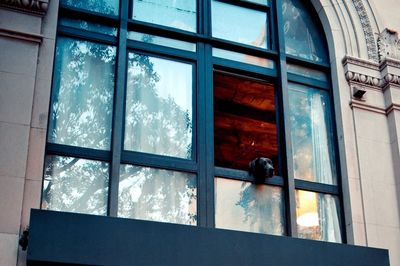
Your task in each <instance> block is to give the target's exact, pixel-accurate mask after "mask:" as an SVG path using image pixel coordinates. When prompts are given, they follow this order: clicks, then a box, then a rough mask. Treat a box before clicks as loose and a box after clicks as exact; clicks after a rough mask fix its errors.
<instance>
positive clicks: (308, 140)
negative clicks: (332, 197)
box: [289, 83, 337, 185]
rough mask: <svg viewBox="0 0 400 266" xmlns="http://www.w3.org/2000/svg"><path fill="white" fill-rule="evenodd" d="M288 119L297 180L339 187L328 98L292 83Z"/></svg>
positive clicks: (324, 94)
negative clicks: (337, 185)
mask: <svg viewBox="0 0 400 266" xmlns="http://www.w3.org/2000/svg"><path fill="white" fill-rule="evenodd" d="M289 117H290V124H291V130H290V133H291V137H292V145H293V164H294V177H295V178H297V179H303V180H307V181H313V182H319V183H324V184H331V185H336V184H337V177H336V162H335V161H336V160H335V150H334V146H333V128H332V120H331V115H330V104H329V95H328V93H327V92H326V91H320V90H316V89H313V88H309V87H306V86H302V85H298V84H294V83H289Z"/></svg>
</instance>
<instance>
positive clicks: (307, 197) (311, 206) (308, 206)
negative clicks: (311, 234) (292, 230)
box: [296, 190, 319, 227]
mask: <svg viewBox="0 0 400 266" xmlns="http://www.w3.org/2000/svg"><path fill="white" fill-rule="evenodd" d="M296 213H297V224H298V225H300V226H304V227H313V226H319V216H318V205H317V194H316V193H314V192H309V191H304V190H298V191H297V208H296Z"/></svg>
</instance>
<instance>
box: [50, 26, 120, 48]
mask: <svg viewBox="0 0 400 266" xmlns="http://www.w3.org/2000/svg"><path fill="white" fill-rule="evenodd" d="M57 34H58V36H60V35H62V36H66V37H75V38H78V39H81V40H85V41H92V42H96V43H102V44H109V45H114V46H115V45H116V43H117V41H118V39H117V37H114V36H111V35H107V34H101V33H97V32H91V31H88V30H83V29H77V28H72V27H68V26H58V28H57Z"/></svg>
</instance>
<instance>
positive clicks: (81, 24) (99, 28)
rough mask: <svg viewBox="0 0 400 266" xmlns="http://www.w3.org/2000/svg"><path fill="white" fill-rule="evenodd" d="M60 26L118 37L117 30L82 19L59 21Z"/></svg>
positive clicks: (62, 19) (63, 19)
mask: <svg viewBox="0 0 400 266" xmlns="http://www.w3.org/2000/svg"><path fill="white" fill-rule="evenodd" d="M58 23H59V25H61V26H67V27H73V28H78V29H82V30H87V31H93V32H97V33H102V34H107V35H111V36H117V28H113V27H109V26H105V25H102V24H98V23H93V22H89V21H86V20H82V19H72V18H61V19H59V20H58Z"/></svg>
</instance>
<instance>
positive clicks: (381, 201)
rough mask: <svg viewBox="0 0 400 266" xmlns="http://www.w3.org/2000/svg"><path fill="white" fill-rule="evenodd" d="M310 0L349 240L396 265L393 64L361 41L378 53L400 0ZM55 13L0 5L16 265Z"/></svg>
mask: <svg viewBox="0 0 400 266" xmlns="http://www.w3.org/2000/svg"><path fill="white" fill-rule="evenodd" d="M41 1H43V2H46V1H47V0H41ZM2 2H5V1H2V0H0V4H1V3H2ZM312 2H313V4H314V6H315V8H316V9H317V11H318V13H319V15H320V19H321V21H322V23H323V26H324V29H325V32H326V35H327V39H328V42H329V49H330V57H331V66H332V72H333V73H332V77H333V88H334V100H335V110H336V120H337V125H338V136H339V138H338V139H339V149H340V157H341V168H342V169H341V172H342V177H343V190H344V195H345V197H344V201H345V206H344V208H345V214H346V228H347V235H348V240H349V242H350V243H354V244H358V245H368V246H374V247H383V248H388V249H389V250H390V257H391V265H392V266H400V214H399V210H400V208H399V202H400V201H399V195H400V155H399V150H400V141H399V136H400V82H397V81H395V80H394V79H392V80H390V79H388V80H389V81H385V78H387V77H388V74H391V75H393V76H396V75H399V76H400V63H399V64H396V62H397V61H395V60H394V61H393V60H392V61H393V62H394V63H391V64H390V66H388V64H387V63H383V62H384V59H382V64H381V63H379V62H378V61H376V62H374V60H373V59H371V53H370V50H371V43H370V44H368V40H367V38H366V32H368V31H366V29H367V28H368V29H370V31H371V32H372V33H373V34H374V35H373V45H375V50H376V51H375V52H377V45H376V43H377V38H378V33H381V32H382V31H383V30H384V29H385V28H390V29H395V30H399V31H400V19H399V15H398V14H399V11H398V10H399V6H400V0H385V1H382V0H370V1H369V2H368V1H367V0H363V1H356V0H312ZM356 2H357V3H358V4H357V5H356ZM360 3H361V4H362V5H363V8H364V11H362V10H361V11H362V12H361V13H360ZM356 6H358V7H356ZM394 7H395V8H394ZM57 10H58V1H57V0H51V2H50V5H49V10H48V11H47V14H46V15H45V16H44V17H42V15H38V14H32V12H21V11H13V10H10V9H5V8H2V7H0V51H1V52H0V214H1V219H0V254H1V255H0V265H15V264H16V262H17V253H18V245H17V242H18V236H19V234H20V232H21V230H22V229H24V228H25V227H26V226H27V225H28V224H29V210H30V208H32V207H34V208H37V207H39V202H40V192H41V191H40V190H41V179H42V172H43V159H44V148H45V136H46V126H47V117H48V105H49V97H50V88H51V77H52V64H53V56H54V45H55V32H56V21H57ZM363 12H364V13H365V14H367V17H368V18H369V24H368V23H367V24H366V23H365V17H363V15H362V14H364V13H363ZM347 56H351V57H349V58H350V59H349V58H348V59H346V61H345V63H344V64H343V63H342V60H343V59H344V58H347ZM376 56H377V55H376ZM397 59H400V58H397ZM399 62H400V61H399ZM351 73H352V74H351ZM355 74H364V75H365V76H363V77H361V76H355ZM364 77H365V78H364ZM368 77H369V78H371V79H370V80H371V82H369V81H368V80H369V79H368ZM373 79H375V80H378V83H376V84H375V83H374V81H373ZM396 82H397V83H396ZM354 87H358V88H362V89H364V90H366V91H367V93H366V95H365V97H364V99H362V100H357V99H354V98H353V97H352V92H353V88H354ZM25 254H26V253H25V252H22V251H19V262H18V264H19V265H24V262H25V258H24V256H25Z"/></svg>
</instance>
